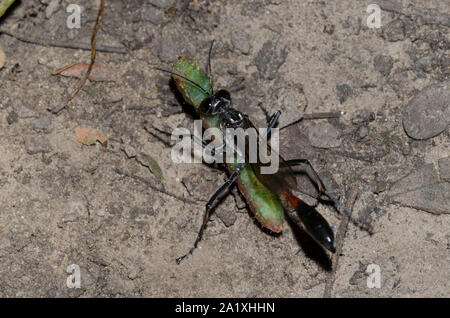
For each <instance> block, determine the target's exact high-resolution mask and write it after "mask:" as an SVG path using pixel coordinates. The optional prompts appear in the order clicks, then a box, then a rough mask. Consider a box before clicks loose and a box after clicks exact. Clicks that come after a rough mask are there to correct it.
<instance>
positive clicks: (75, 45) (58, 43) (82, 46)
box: [0, 27, 127, 54]
mask: <svg viewBox="0 0 450 318" xmlns="http://www.w3.org/2000/svg"><path fill="white" fill-rule="evenodd" d="M0 33H3V34H6V35H9V36H10V37H13V38H15V39H16V40H19V41H22V42H25V43H31V44H36V45H41V46H48V47H61V48H66V49H76V50H85V51H90V50H92V46H91V44H89V43H79V42H68V41H62V40H54V41H52V40H47V39H33V38H31V37H28V36H26V35H23V34H19V33H16V32H14V31H11V30H8V29H6V28H4V27H0ZM96 50H97V51H99V52H105V53H117V54H126V53H127V51H126V50H125V48H123V47H118V46H110V45H99V46H98V47H96Z"/></svg>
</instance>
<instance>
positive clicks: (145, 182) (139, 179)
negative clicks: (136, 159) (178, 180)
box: [114, 167, 199, 205]
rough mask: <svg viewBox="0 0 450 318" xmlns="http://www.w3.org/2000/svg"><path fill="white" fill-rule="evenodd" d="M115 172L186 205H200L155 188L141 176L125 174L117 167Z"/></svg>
mask: <svg viewBox="0 0 450 318" xmlns="http://www.w3.org/2000/svg"><path fill="white" fill-rule="evenodd" d="M114 172H115V173H117V174H119V175H121V176H125V177H129V178H132V179H135V180H137V181H140V182H142V183H144V184H145V185H146V186H148V187H149V188H151V189H153V190H155V191H158V192H161V193H164V194H165V195H168V196H170V197H172V198H175V199H177V200H180V201H182V202H184V203H190V204H194V205H199V203H198V202H196V201H192V200H189V199H185V198H183V197H180V196H178V195H176V194H173V193H170V192H167V191H166V190H165V189H161V188H159V187H157V186H155V185H154V184H153V183H152V182H150V181H148V180H146V179H145V178H143V177H140V176H137V175H134V174H129V173H128V172H125V171H123V170H122V169H120V168H117V167H115V168H114Z"/></svg>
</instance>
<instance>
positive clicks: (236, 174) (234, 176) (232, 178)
mask: <svg viewBox="0 0 450 318" xmlns="http://www.w3.org/2000/svg"><path fill="white" fill-rule="evenodd" d="M243 167H244V165H243V164H241V165H238V166H237V167H236V170H235V171H234V172H233V173H232V174H231V176H230V177H229V178H228V180H227V181H225V183H224V184H223V185H222V186H221V187H220V188H219V189H217V191H216V192H215V193H214V194H213V195H212V196H211V198H210V199H209V201H208V203H206V211H205V215H204V216H203V223H202V226H201V228H200V231H199V232H198V235H197V239H196V240H195V242H194V246H193V247H192V248H191V249H190V250H189V252H187V253H186V254H185V255H183V256H181V257H179V258H177V264H180V263H181V261H182V260H183V259H185V258H186V257H188V256H189V255H191V254H192V252H193V251H194V250H195V249H196V248H197V245H198V243H199V242H200V241H201V240H202V237H203V232H204V230H205V228H206V225H207V224H208V220H209V212H210V211H211V207H212V205H213V204H214V202H215V201H216V200H217V199H218V198H219V197H220V196H221V195H222V194H223V193H224V192H225V191H226V190H228V189H229V188H230V187H231V186H232V185H233V183H234V182H235V181H236V179H237V178H238V177H239V174H240V173H241V170H242V168H243Z"/></svg>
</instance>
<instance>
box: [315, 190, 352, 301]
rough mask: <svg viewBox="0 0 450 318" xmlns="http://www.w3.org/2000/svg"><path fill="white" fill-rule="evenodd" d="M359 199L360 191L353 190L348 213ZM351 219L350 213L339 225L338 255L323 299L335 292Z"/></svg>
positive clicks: (334, 260)
mask: <svg viewBox="0 0 450 318" xmlns="http://www.w3.org/2000/svg"><path fill="white" fill-rule="evenodd" d="M357 197H358V191H357V190H356V189H352V190H351V192H350V195H349V196H348V200H347V203H346V205H347V207H348V208H347V210H348V211H352V210H353V205H354V204H355V201H356V198H357ZM350 217H351V212H350V216H347V217H343V218H342V220H341V223H340V224H339V227H338V229H337V232H336V253H334V256H333V260H332V262H333V265H332V269H331V273H330V275H329V276H328V278H327V280H326V283H325V290H324V292H323V298H330V297H331V292H332V291H333V285H334V282H335V280H336V270H337V267H338V263H339V257H340V255H341V253H342V248H343V246H344V239H345V234H346V233H347V227H348V223H349V221H350Z"/></svg>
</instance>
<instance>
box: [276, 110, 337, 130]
mask: <svg viewBox="0 0 450 318" xmlns="http://www.w3.org/2000/svg"><path fill="white" fill-rule="evenodd" d="M343 114H344V112H340V111H334V112H326V113H311V114H303V115H302V117H300V118H299V119H297V120H295V121H293V122H292V123H289V124H287V125H286V126H283V127H281V128H280V130H283V129H285V128H287V127H290V126H292V125H295V124H297V123H299V122H301V121H302V120H303V119H326V118H339V117H341V116H342V115H343Z"/></svg>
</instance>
